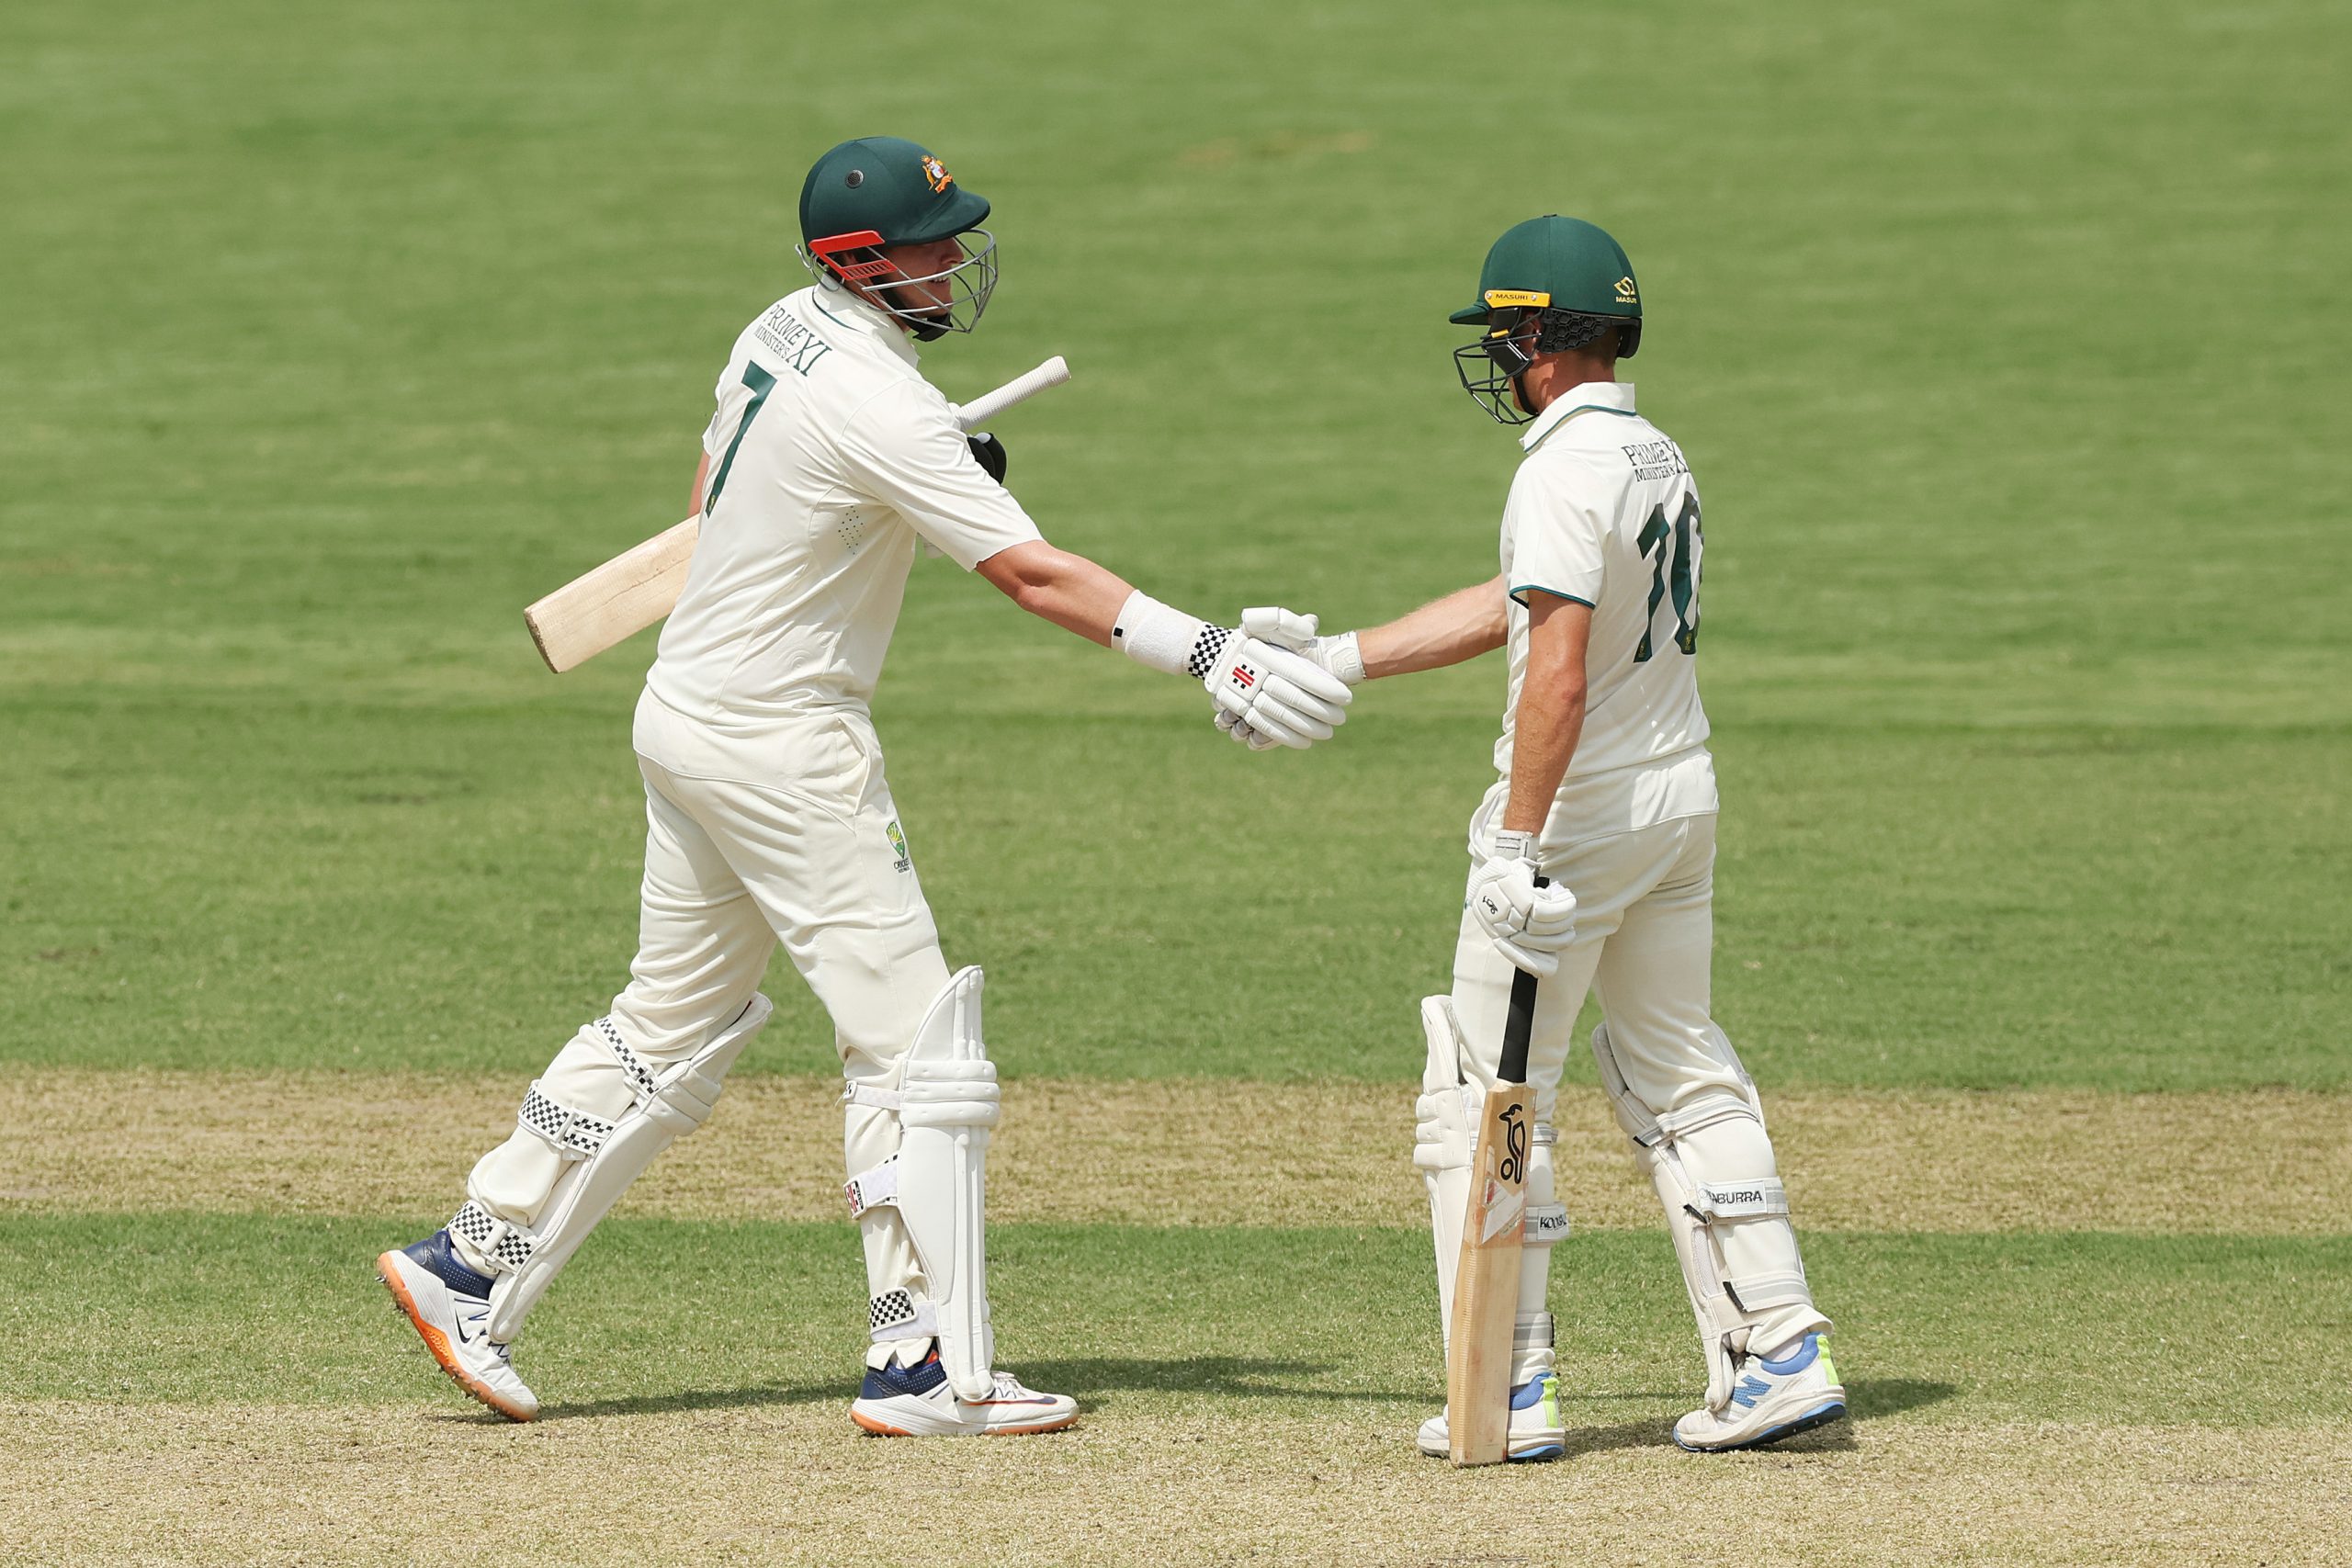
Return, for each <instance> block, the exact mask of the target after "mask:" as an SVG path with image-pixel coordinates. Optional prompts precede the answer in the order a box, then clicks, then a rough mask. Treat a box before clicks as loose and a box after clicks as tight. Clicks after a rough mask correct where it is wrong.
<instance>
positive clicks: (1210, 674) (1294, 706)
mask: <svg viewBox="0 0 2352 1568" xmlns="http://www.w3.org/2000/svg"><path fill="white" fill-rule="evenodd" d="M1309 626H1310V628H1311V626H1312V623H1311V622H1310V623H1309ZM1201 684H1202V685H1203V686H1204V687H1206V688H1207V690H1208V694H1209V695H1210V697H1211V698H1213V699H1214V700H1215V701H1216V708H1217V719H1218V722H1217V728H1220V729H1223V730H1225V731H1227V733H1228V734H1231V735H1232V736H1233V737H1234V739H1237V740H1244V741H1245V742H1246V743H1247V744H1248V745H1249V746H1250V749H1251V750H1259V751H1262V750H1266V748H1267V747H1269V746H1288V747H1291V748H1293V749H1295V750H1301V751H1304V750H1306V748H1308V747H1309V746H1312V745H1314V744H1315V743H1316V742H1317V740H1329V739H1331V731H1332V730H1333V729H1335V728H1338V727H1339V726H1340V725H1342V724H1345V723H1346V722H1347V718H1348V704H1349V703H1350V702H1351V701H1353V700H1354V697H1355V694H1354V693H1353V692H1351V691H1349V690H1348V688H1347V684H1346V683H1345V682H1342V681H1340V680H1339V679H1337V678H1336V677H1334V676H1333V675H1331V674H1330V673H1329V672H1328V671H1325V670H1324V669H1323V668H1322V667H1321V666H1319V665H1317V664H1316V663H1314V662H1313V661H1311V660H1307V659H1306V658H1305V657H1303V656H1301V655H1299V654H1296V653H1292V652H1290V651H1288V650H1286V649H1280V648H1277V647H1275V646H1274V645H1273V644H1272V643H1268V642H1261V641H1260V640H1259V639H1258V638H1256V637H1251V636H1250V635H1249V634H1248V633H1246V632H1236V633H1235V634H1234V635H1233V636H1232V637H1228V638H1227V639H1226V644H1225V647H1224V648H1223V649H1221V650H1220V651H1219V652H1218V653H1217V655H1216V658H1215V660H1212V661H1211V663H1210V665H1209V669H1208V671H1207V673H1206V674H1204V676H1203V677H1202V678H1201ZM1244 728H1247V729H1248V731H1249V734H1248V736H1246V737H1245V736H1244V735H1243V734H1242V733H1241V731H1242V730H1243V729H1244Z"/></svg>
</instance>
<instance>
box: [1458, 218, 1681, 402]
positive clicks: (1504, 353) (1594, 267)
mask: <svg viewBox="0 0 2352 1568" xmlns="http://www.w3.org/2000/svg"><path fill="white" fill-rule="evenodd" d="M1446 320H1448V321H1453V322H1456V323H1458V324H1460V325H1463V326H1472V325H1476V326H1479V327H1483V328H1484V329H1485V331H1484V332H1483V333H1481V334H1480V336H1479V338H1478V341H1477V342H1476V343H1472V344H1464V346H1462V347H1460V348H1458V349H1456V350H1454V352H1453V360H1454V368H1455V370H1456V371H1457V372H1458V373H1459V374H1460V375H1461V377H1462V385H1463V387H1464V389H1467V390H1468V392H1469V393H1470V395H1471V396H1472V397H1473V398H1475V399H1476V400H1477V401H1478V403H1479V405H1480V406H1481V407H1483V408H1485V409H1486V411H1487V412H1488V413H1490V414H1492V415H1493V416H1494V417H1495V419H1496V420H1497V422H1498V423H1503V424H1523V423H1526V422H1527V421H1528V420H1530V419H1532V418H1533V417H1534V415H1533V414H1532V413H1531V412H1528V410H1527V406H1526V403H1525V402H1524V400H1522V399H1521V397H1520V396H1519V394H1518V390H1517V382H1518V379H1519V377H1520V374H1521V372H1522V371H1524V370H1526V369H1527V367H1529V365H1531V364H1532V363H1533V356H1534V355H1537V354H1558V353H1563V352H1565V351H1566V350H1568V349H1572V348H1582V347H1583V346H1584V345H1585V344H1589V343H1591V342H1593V341H1594V340H1596V339H1598V338H1600V336H1601V335H1602V334H1604V333H1610V332H1614V333H1616V334H1617V354H1616V357H1618V358H1620V359H1631V358H1632V357H1633V356H1634V353H1635V351H1637V350H1638V349H1639V348H1640V347H1641V344H1642V292H1641V288H1640V286H1639V285H1638V284H1636V283H1635V282H1634V264H1633V263H1632V262H1631V261H1628V260H1627V259H1626V257H1625V248H1624V247H1623V245H1620V244H1619V243H1617V242H1616V241H1615V240H1613V239H1611V237H1610V235H1609V231H1607V230H1605V229H1602V228H1601V227H1600V226H1599V225H1598V224H1593V223H1588V222H1586V221H1585V220H1583V219H1581V218H1563V217H1561V216H1560V215H1559V214H1557V213H1549V214H1546V215H1545V216H1544V217H1542V218H1531V219H1529V220H1527V221H1526V222H1524V223H1520V224H1515V225H1513V226H1512V227H1511V228H1510V229H1509V230H1506V231H1504V233H1503V237H1502V238H1501V239H1499V240H1497V241H1496V242H1495V243H1494V244H1493V246H1492V247H1490V248H1489V249H1488V250H1487V265H1485V266H1484V267H1482V268H1480V269H1479V272H1478V298H1477V300H1476V303H1474V304H1471V305H1466V306H1464V307H1463V308H1462V309H1461V310H1456V311H1454V312H1453V314H1451V315H1450V316H1448V317H1447V318H1446Z"/></svg>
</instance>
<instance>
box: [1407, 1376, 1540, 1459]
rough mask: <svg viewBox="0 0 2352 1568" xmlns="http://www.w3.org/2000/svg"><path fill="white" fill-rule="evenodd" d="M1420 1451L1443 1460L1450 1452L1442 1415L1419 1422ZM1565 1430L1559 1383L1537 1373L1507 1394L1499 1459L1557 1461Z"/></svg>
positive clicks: (1449, 1443)
mask: <svg viewBox="0 0 2352 1568" xmlns="http://www.w3.org/2000/svg"><path fill="white" fill-rule="evenodd" d="M1417 1440H1418V1441H1419V1444H1420V1449H1421V1452H1423V1453H1425V1454H1427V1455H1429V1456H1430V1458H1431V1459H1444V1458H1446V1457H1447V1456H1448V1455H1450V1454H1451V1453H1452V1452H1453V1440H1452V1434H1451V1432H1450V1431H1449V1429H1448V1428H1447V1427H1446V1424H1445V1416H1444V1415H1443V1414H1442V1413H1440V1414H1438V1415H1435V1416H1430V1418H1429V1419H1428V1420H1426V1421H1424V1422H1422V1423H1421V1430H1420V1436H1419V1438H1418V1439H1417ZM1567 1445H1568V1429H1567V1427H1565V1426H1563V1425H1561V1423H1560V1380H1559V1378H1558V1376H1557V1375H1556V1374H1555V1373H1552V1372H1539V1373H1537V1374H1536V1375H1535V1376H1534V1377H1532V1378H1530V1379H1528V1380H1527V1381H1526V1382H1523V1383H1521V1384H1520V1385H1519V1386H1518V1387H1517V1388H1515V1389H1512V1390H1511V1391H1510V1438H1508V1439H1507V1440H1506V1441H1505V1443H1504V1444H1503V1457H1504V1458H1505V1459H1507V1460H1510V1461H1511V1462H1513V1463H1514V1464H1516V1463H1518V1462H1519V1461H1522V1460H1531V1459H1558V1458H1559V1457H1560V1456H1561V1455H1562V1454H1564V1453H1566V1451H1567Z"/></svg>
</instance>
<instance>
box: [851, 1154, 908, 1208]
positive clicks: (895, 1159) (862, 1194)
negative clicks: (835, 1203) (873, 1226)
mask: <svg viewBox="0 0 2352 1568" xmlns="http://www.w3.org/2000/svg"><path fill="white" fill-rule="evenodd" d="M842 1197H844V1198H846V1199H848V1200H849V1217H850V1218H851V1219H853V1220H854V1219H855V1218H857V1216H858V1215H860V1214H862V1213H865V1211H866V1210H868V1209H871V1208H874V1207H875V1206H876V1205H877V1204H882V1203H895V1202H897V1201H899V1156H897V1155H892V1156H890V1157H889V1158H888V1159H886V1160H884V1161H883V1162H882V1163H881V1164H880V1165H877V1166H876V1167H875V1168H873V1169H872V1170H868V1171H864V1172H861V1173H860V1174H858V1175H856V1176H853V1177H851V1178H850V1179H848V1180H847V1181H845V1182H843V1183H842Z"/></svg>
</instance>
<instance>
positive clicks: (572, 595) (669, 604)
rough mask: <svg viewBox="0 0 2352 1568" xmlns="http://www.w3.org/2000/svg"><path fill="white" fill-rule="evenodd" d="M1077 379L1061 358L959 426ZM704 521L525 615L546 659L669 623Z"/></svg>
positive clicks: (594, 651) (556, 664)
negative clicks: (664, 619)
mask: <svg viewBox="0 0 2352 1568" xmlns="http://www.w3.org/2000/svg"><path fill="white" fill-rule="evenodd" d="M1067 380H1069V364H1068V363H1067V362H1066V361H1065V360H1064V359H1063V358H1062V356H1061V355H1058V354H1057V355H1054V356H1053V357H1052V358H1051V359H1048V360H1046V362H1045V363H1044V364H1043V365H1040V366H1038V367H1037V368H1035V370H1032V371H1030V372H1029V373H1028V374H1027V375H1025V376H1018V377H1015V378H1013V379H1012V380H1010V381H1007V382H1006V383H1005V384H1004V385H1003V386H1001V387H999V388H998V389H996V390H995V391H993V392H984V393H982V394H981V395H980V396H978V397H977V398H975V399H973V400H971V401H970V402H968V403H965V404H963V405H962V406H961V407H959V408H957V409H956V423H957V424H959V425H961V426H962V427H963V428H964V429H965V430H967V431H970V430H977V429H978V428H979V427H980V425H981V424H983V423H986V422H987V421H989V420H990V419H993V418H995V417H996V416H997V415H998V414H1001V413H1002V412H1004V411H1005V410H1007V409H1009V408H1011V407H1012V405H1013V404H1015V403H1019V402H1025V401H1027V400H1029V399H1031V398H1034V397H1035V396H1036V395H1037V394H1038V393H1039V392H1042V391H1044V390H1046V389H1047V388H1048V387H1058V386H1060V385H1061V384H1062V383H1063V382H1064V381H1067ZM701 534H702V519H701V518H700V517H689V518H687V519H686V520H685V521H684V522H683V523H681V524H679V525H676V526H675V527H673V528H665V529H663V530H662V532H661V533H659V534H656V535H655V536H653V537H651V538H650V539H648V540H646V541H645V543H643V544H641V545H639V546H638V547H636V548H635V549H632V550H628V551H627V552H625V553H623V554H621V555H617V556H615V557H614V558H612V559H610V560H608V561H606V562H605V564H604V565H602V566H600V567H598V568H596V569H595V570H594V571H591V572H588V573H586V574H584V575H582V576H580V577H575V578H573V579H572V580H571V581H570V582H567V583H565V584H564V585H563V586H562V587H560V588H559V589H557V590H556V591H555V592H552V593H550V594H548V596H547V597H546V598H544V599H541V600H540V601H539V602H538V603H537V604H533V605H532V606H531V607H530V608H529V609H527V610H525V611H524V612H523V624H524V625H525V626H528V627H530V628H531V640H532V641H533V642H534V643H536V644H537V645H538V649H539V657H540V658H541V659H544V660H547V664H548V669H550V670H552V671H555V672H556V673H557V674H559V675H560V674H562V673H563V672H564V671H567V670H570V669H573V668H575V667H576V666H578V665H581V664H582V663H585V662H586V661H587V660H591V659H594V658H595V657H596V655H598V654H600V653H602V652H604V651H605V649H608V648H611V647H613V646H615V645H616V644H617V643H620V642H624V641H626V640H628V638H630V637H635V636H636V635H637V634H638V633H639V632H641V631H643V630H644V629H645V628H646V627H648V626H651V625H652V624H653V623H654V622H656V621H658V620H660V619H661V618H662V616H664V615H668V614H669V613H670V611H671V609H672V608H673V606H674V605H675V604H677V603H678V595H679V593H680V592H683V591H684V588H685V586H686V569H687V568H688V567H689V566H690V565H692V564H693V562H694V558H695V540H696V539H697V538H698V537H700V536H701Z"/></svg>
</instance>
